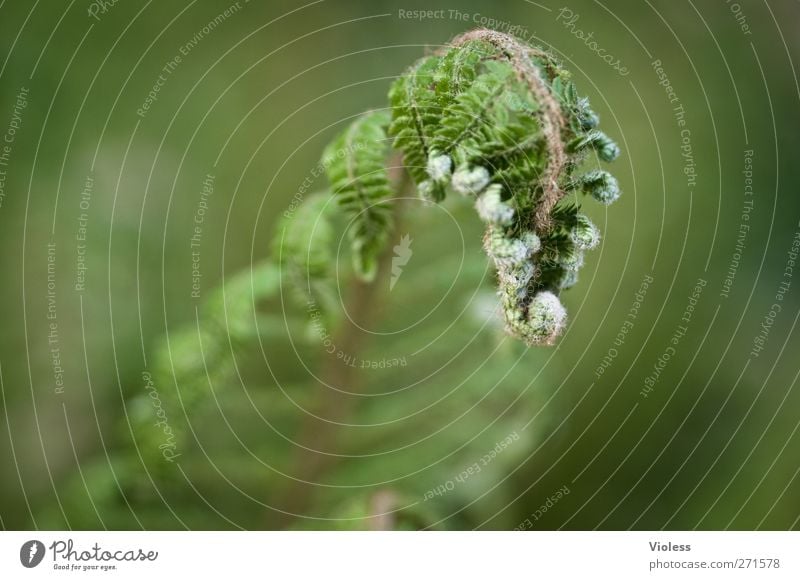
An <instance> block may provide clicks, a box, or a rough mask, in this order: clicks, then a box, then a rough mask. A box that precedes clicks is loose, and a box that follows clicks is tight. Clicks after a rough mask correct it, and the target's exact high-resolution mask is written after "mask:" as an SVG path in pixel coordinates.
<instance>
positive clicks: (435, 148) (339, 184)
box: [285, 29, 620, 345]
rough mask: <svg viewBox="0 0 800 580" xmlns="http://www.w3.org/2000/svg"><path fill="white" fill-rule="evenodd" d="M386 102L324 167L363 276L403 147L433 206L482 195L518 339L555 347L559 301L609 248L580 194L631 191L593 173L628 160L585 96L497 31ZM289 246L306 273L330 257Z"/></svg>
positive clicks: (417, 68) (429, 68) (480, 206)
mask: <svg viewBox="0 0 800 580" xmlns="http://www.w3.org/2000/svg"><path fill="white" fill-rule="evenodd" d="M389 100H390V105H391V106H390V111H391V115H389V114H388V113H387V112H385V111H376V112H369V113H366V114H365V115H363V116H361V117H358V118H357V119H356V120H355V121H354V122H353V123H352V124H351V125H350V126H349V127H348V128H347V129H345V130H344V132H343V133H342V134H341V135H340V136H339V137H337V138H336V139H335V140H334V141H333V142H332V143H331V145H330V146H329V147H328V148H327V149H326V152H325V154H324V158H323V163H324V164H325V166H326V168H327V173H328V177H329V180H330V183H331V193H330V195H332V196H333V197H334V198H335V200H336V201H337V203H338V206H339V208H340V209H341V210H342V212H343V213H344V215H345V216H346V217H347V218H348V219H349V220H350V223H349V225H348V228H349V238H350V241H351V251H352V255H353V263H354V265H355V272H356V274H357V275H358V276H359V277H360V278H361V279H363V280H365V281H368V282H369V281H372V280H374V278H375V275H376V271H377V261H378V257H379V256H380V254H381V252H382V251H383V250H384V248H385V246H386V243H387V240H388V239H389V237H390V236H389V232H390V229H391V227H392V217H391V215H392V206H393V205H394V204H396V203H397V202H396V199H397V198H400V197H402V196H403V192H401V191H398V189H397V183H394V184H393V183H392V180H390V176H389V172H388V170H387V165H391V163H390V162H389V159H391V158H392V157H391V156H392V155H393V153H392V149H394V150H395V151H397V152H399V153H400V154H401V155H402V159H403V165H404V167H405V170H406V171H407V172H408V174H409V175H410V176H411V178H412V180H413V182H414V184H415V185H416V189H417V192H418V194H419V196H420V197H422V198H423V199H424V200H427V201H430V202H432V203H435V202H441V201H442V200H444V199H445V197H446V196H447V195H448V194H451V193H457V194H460V195H462V196H464V197H466V198H469V199H472V200H473V204H474V206H475V210H476V211H477V213H478V216H479V217H480V219H481V220H483V221H484V222H485V223H486V232H485V235H484V248H485V251H486V253H487V254H488V256H489V257H490V258H491V260H492V261H493V263H494V265H495V267H496V269H497V279H498V294H499V295H500V299H501V302H502V309H503V315H504V318H505V328H506V330H507V332H509V333H510V334H511V335H513V336H515V337H517V338H519V339H521V340H523V341H524V342H525V343H526V344H528V345H549V344H553V343H554V341H555V340H556V338H557V337H558V336H559V335H560V334H561V332H562V331H563V329H564V327H565V324H566V318H567V314H566V310H565V309H564V307H563V306H562V304H561V301H560V300H559V294H560V293H561V292H562V291H563V290H566V289H568V288H570V287H571V286H573V285H574V284H575V283H576V281H577V277H578V270H579V269H580V268H581V266H582V265H583V262H584V252H585V251H587V250H591V249H593V248H595V247H596V246H597V245H598V243H599V241H600V232H599V230H598V228H597V227H596V226H595V225H594V224H593V223H592V222H591V221H590V220H589V218H587V217H586V216H585V215H584V214H581V213H580V205H579V203H578V202H577V198H576V196H574V195H569V194H572V193H578V192H580V193H583V194H588V195H590V196H591V197H593V198H594V199H595V200H597V201H599V202H600V203H603V204H610V203H612V202H613V201H615V200H616V199H617V198H618V197H619V194H620V191H619V186H618V184H617V181H616V180H615V178H614V177H613V176H612V175H611V174H610V173H608V172H606V171H603V170H600V169H596V168H594V169H590V170H588V171H585V172H582V168H583V167H584V166H585V165H586V163H585V161H586V160H587V157H588V156H589V154H591V153H594V154H595V156H596V158H599V159H600V160H601V161H606V162H607V161H613V160H614V159H616V157H617V156H618V155H619V148H618V147H617V145H616V144H615V143H614V141H612V140H611V139H610V138H609V137H608V136H607V135H606V134H604V133H603V132H601V131H599V130H598V129H597V125H598V117H597V115H596V114H595V113H594V111H592V109H591V107H590V105H589V102H588V100H587V99H586V98H581V97H579V96H578V92H577V90H576V88H575V85H574V83H573V82H572V81H571V80H570V74H569V72H567V71H566V70H564V69H563V68H562V67H561V66H560V65H559V64H558V63H557V62H556V61H555V59H554V58H553V57H552V56H550V55H549V54H547V53H546V52H544V51H542V50H540V49H537V48H534V47H531V46H528V45H526V44H524V43H522V42H521V41H519V40H517V39H516V38H514V37H512V36H509V35H506V34H501V33H499V32H495V31H491V30H486V29H480V30H474V31H471V32H468V33H466V34H464V35H462V36H459V37H457V38H455V39H454V40H453V41H452V42H451V44H450V46H449V47H448V48H447V49H445V50H443V51H440V52H439V53H438V54H434V55H431V56H427V57H425V58H423V59H421V60H420V61H419V62H417V63H415V64H414V65H413V66H412V67H411V68H410V69H409V70H408V71H406V72H405V73H404V74H403V75H401V76H400V77H399V78H398V79H397V81H396V82H395V83H394V84H393V85H392V87H391V90H390V92H389ZM390 140H391V147H390V144H389V141H390ZM395 181H397V180H395ZM309 203H315V202H314V201H310V202H309ZM296 223H297V220H296ZM285 251H286V252H287V253H288V254H289V257H288V260H289V261H290V262H294V263H296V264H303V263H307V262H308V260H316V259H319V256H320V255H315V256H312V255H311V252H309V251H308V248H307V247H300V248H294V247H293V246H292V245H289V246H287V247H286V248H285ZM303 254H305V255H303ZM307 272H308V275H309V276H308V282H307V284H308V285H317V284H319V283H320V282H322V278H321V277H316V276H315V272H316V269H314V268H311V267H308V268H307ZM323 285H324V283H323Z"/></svg>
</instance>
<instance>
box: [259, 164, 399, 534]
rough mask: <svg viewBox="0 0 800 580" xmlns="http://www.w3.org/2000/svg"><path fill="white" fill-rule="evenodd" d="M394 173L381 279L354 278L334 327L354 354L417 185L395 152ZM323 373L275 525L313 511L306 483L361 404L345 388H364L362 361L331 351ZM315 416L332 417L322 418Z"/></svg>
mask: <svg viewBox="0 0 800 580" xmlns="http://www.w3.org/2000/svg"><path fill="white" fill-rule="evenodd" d="M389 175H390V180H391V182H392V183H393V184H394V190H395V191H396V192H397V199H395V200H393V203H392V208H393V209H392V212H393V221H394V224H395V227H394V230H393V233H392V237H391V239H390V243H388V244H387V245H386V248H385V249H384V251H383V252H382V253H381V255H380V257H379V259H378V267H377V274H376V279H375V280H373V281H372V282H365V281H364V280H362V279H360V278H359V277H357V276H356V277H354V280H353V281H352V283H351V284H350V287H351V288H352V290H351V292H350V295H349V296H348V297H347V302H348V306H347V312H348V314H349V317H347V316H345V317H342V322H341V325H340V327H339V328H338V329H337V330H336V331H335V332H334V339H333V341H334V344H336V346H337V348H338V349H339V350H341V351H342V352H345V353H347V354H349V355H351V356H353V357H354V358H358V354H359V353H360V352H361V351H362V350H363V348H364V346H365V339H367V338H368V336H367V334H366V333H365V332H364V331H363V330H362V328H363V327H364V326H366V325H369V324H374V323H375V320H376V319H377V317H378V313H379V312H381V309H380V308H379V304H380V299H381V298H383V297H385V294H386V292H385V290H384V289H385V288H386V287H387V284H386V283H384V282H386V281H387V280H388V277H389V275H390V273H391V262H392V247H393V246H394V245H396V244H397V243H399V234H398V232H399V231H400V228H399V227H398V226H399V224H400V220H401V215H402V211H403V206H404V203H403V198H405V197H408V196H410V194H411V187H412V184H413V182H412V180H411V179H410V176H409V175H408V172H407V171H406V170H405V168H404V167H403V164H402V156H400V155H392V157H390V159H389ZM319 377H320V382H321V383H322V385H321V389H322V390H321V391H320V393H319V397H318V399H317V401H318V402H317V408H316V409H315V410H314V414H313V415H311V414H307V415H305V417H304V420H303V421H302V423H301V425H300V427H299V429H298V434H297V436H296V437H295V442H296V447H295V451H294V453H293V456H292V458H291V459H290V463H289V465H290V469H289V473H290V474H292V477H294V478H295V480H296V481H290V482H288V483H287V486H286V487H285V489H284V492H283V494H279V498H278V501H275V502H273V503H274V504H275V505H276V507H277V508H278V509H280V510H282V512H276V513H277V522H271V523H272V527H273V528H285V527H286V526H287V525H288V524H290V523H291V520H292V519H293V518H294V517H296V516H299V515H302V514H303V513H304V512H305V511H307V509H308V508H309V506H310V505H311V503H312V501H313V499H314V492H315V491H316V489H317V488H316V486H314V485H313V483H305V482H313V481H316V480H318V479H319V478H320V477H321V476H322V475H323V474H324V473H325V472H326V471H328V470H329V469H330V468H331V467H332V466H333V465H335V464H336V463H337V461H338V459H339V457H337V456H336V455H335V453H336V450H335V445H336V441H337V434H338V431H339V429H340V427H341V425H340V424H342V423H347V422H348V418H349V417H351V416H352V415H353V413H354V411H355V408H356V402H357V401H356V396H355V395H352V394H347V393H343V392H341V390H344V389H346V390H347V391H349V392H351V393H352V392H356V391H358V390H359V388H360V379H361V376H360V374H359V369H358V368H357V367H356V366H351V365H349V364H346V363H345V362H343V361H342V360H340V359H338V358H337V357H335V356H326V357H325V360H324V362H323V366H322V369H321V371H320V373H319ZM337 389H340V390H337ZM314 415H316V417H325V418H326V419H327V420H326V421H320V420H319V419H317V418H316V417H315V416H314ZM321 441H322V442H326V443H330V444H331V445H332V446H333V447H334V449H329V450H327V451H325V452H319V451H314V450H315V449H318V448H319V446H320V445H319V443H320V442H321Z"/></svg>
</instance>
